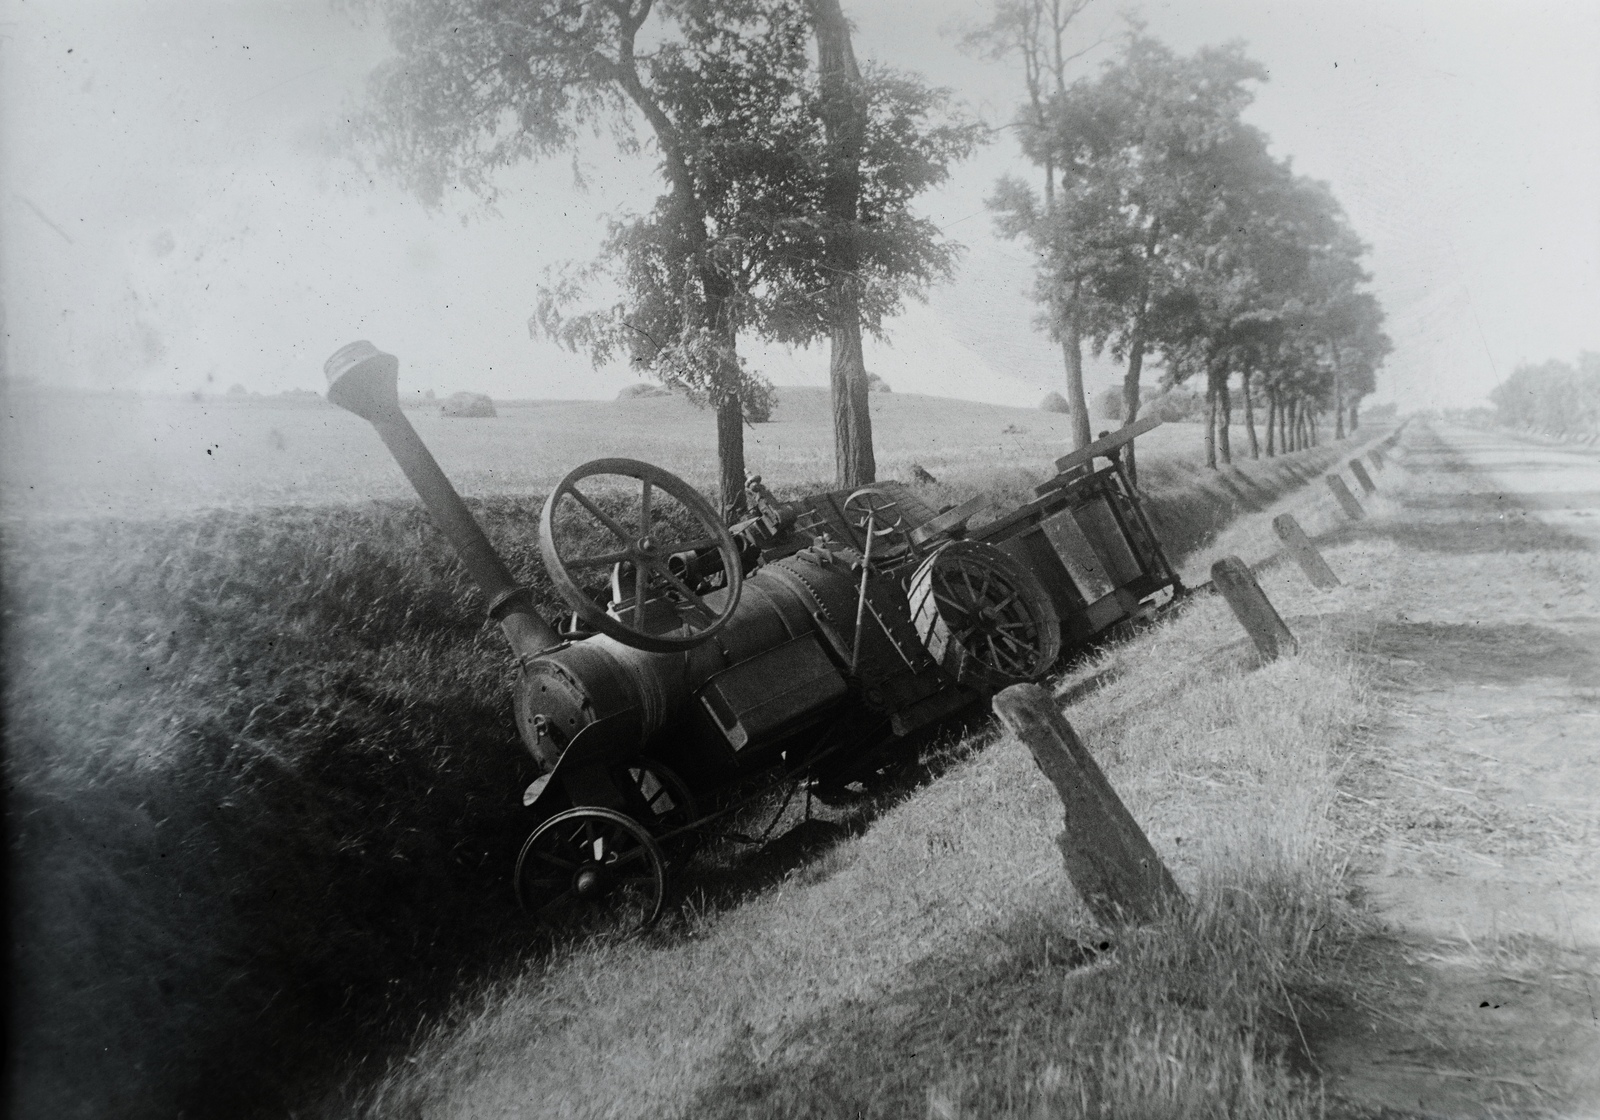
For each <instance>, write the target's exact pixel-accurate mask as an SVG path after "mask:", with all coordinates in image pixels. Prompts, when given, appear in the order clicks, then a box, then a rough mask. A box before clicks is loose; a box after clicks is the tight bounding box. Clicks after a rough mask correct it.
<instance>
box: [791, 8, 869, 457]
mask: <svg viewBox="0 0 1600 1120" xmlns="http://www.w3.org/2000/svg"><path fill="white" fill-rule="evenodd" d="M807 6H808V8H809V9H810V11H811V20H812V24H813V26H814V27H815V30H816V38H817V78H818V84H819V85H820V87H821V93H822V101H821V108H822V123H823V128H824V132H825V136H826V139H827V146H826V152H827V155H826V162H825V163H824V165H823V166H824V167H825V169H826V170H825V185H824V188H823V198H822V202H823V209H824V212H825V213H826V215H827V217H828V218H829V219H831V220H830V221H829V223H828V227H829V236H828V237H827V238H826V243H825V246H824V251H825V265H826V269H827V280H826V284H827V292H828V320H829V336H830V337H829V340H828V342H829V348H830V352H829V357H828V393H829V398H830V400H831V403H832V406H833V459H834V473H835V482H836V484H837V485H839V486H840V487H857V486H865V485H867V484H868V483H870V482H873V481H875V480H876V479H877V469H878V468H877V461H876V459H875V457H874V453H873V447H872V413H871V411H870V409H869V407H868V401H869V397H868V392H867V367H866V362H865V359H864V357H863V355H862V349H861V294H860V280H859V269H860V266H861V260H860V252H859V251H858V246H857V244H856V238H855V227H856V222H857V220H858V219H859V217H860V207H861V152H862V148H863V147H864V146H865V144H866V132H867V98H866V89H865V86H864V83H863V82H862V80H861V68H860V66H859V65H857V63H856V54H855V48H854V46H853V45H852V44H851V42H850V24H849V21H848V20H846V19H845V16H844V10H843V9H842V8H841V7H840V6H839V0H807Z"/></svg>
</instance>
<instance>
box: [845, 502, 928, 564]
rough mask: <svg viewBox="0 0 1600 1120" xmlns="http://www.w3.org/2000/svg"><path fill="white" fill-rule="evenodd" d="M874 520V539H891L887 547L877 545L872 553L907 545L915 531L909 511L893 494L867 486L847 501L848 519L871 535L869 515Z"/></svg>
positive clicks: (846, 514)
mask: <svg viewBox="0 0 1600 1120" xmlns="http://www.w3.org/2000/svg"><path fill="white" fill-rule="evenodd" d="M869 514H870V515H871V518H872V527H873V531H872V535H873V537H874V538H885V537H887V538H888V542H887V544H886V545H878V544H874V545H873V546H872V551H874V552H878V551H880V550H882V549H883V548H893V547H895V546H896V545H903V544H906V543H907V542H908V541H909V539H910V533H911V530H912V528H913V526H912V524H911V522H910V521H909V520H907V519H906V515H905V511H904V510H902V509H901V508H900V503H899V501H898V500H896V498H895V496H894V495H893V494H890V493H889V492H888V491H887V490H881V489H879V488H878V487H876V486H863V487H862V488H861V489H859V490H857V491H856V492H855V493H853V494H851V495H850V496H849V497H848V498H846V499H845V500H844V515H845V517H846V519H848V520H849V522H850V524H852V525H854V526H855V527H856V528H857V529H858V530H860V531H861V532H862V533H865V532H866V531H867V518H868V515H869Z"/></svg>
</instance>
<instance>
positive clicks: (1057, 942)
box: [329, 586, 1366, 1117]
mask: <svg viewBox="0 0 1600 1120" xmlns="http://www.w3.org/2000/svg"><path fill="white" fill-rule="evenodd" d="M1273 594H1274V595H1275V596H1279V595H1281V596H1282V597H1283V598H1285V599H1286V600H1287V601H1289V602H1293V601H1295V599H1296V598H1298V597H1299V596H1298V594H1297V593H1296V592H1295V591H1294V589H1292V588H1290V587H1279V586H1274V588H1273ZM1089 680H1094V681H1097V682H1098V686H1097V687H1095V688H1093V690H1092V691H1090V692H1089V694H1088V695H1086V696H1084V698H1083V699H1082V700H1080V701H1079V702H1078V703H1077V704H1075V705H1074V706H1073V707H1072V708H1071V709H1070V710H1069V713H1068V714H1069V716H1070V718H1071V719H1072V720H1073V722H1074V724H1075V725H1076V726H1077V727H1078V729H1079V730H1080V732H1081V733H1082V734H1083V735H1084V737H1085V739H1086V741H1087V743H1088V744H1089V745H1090V747H1091V749H1092V750H1093V751H1094V752H1095V754H1096V755H1097V757H1098V758H1099V759H1100V760H1101V762H1102V764H1103V765H1104V766H1105V767H1106V769H1107V772H1108V775H1109V776H1110V778H1111V780H1112V782H1113V784H1114V785H1115V786H1116V787H1117V788H1118V790H1119V791H1120V792H1121V793H1122V795H1123V796H1124V798H1125V799H1126V801H1127V802H1128V804H1129V806H1130V808H1131V809H1132V811H1133V813H1134V815H1135V817H1136V818H1138V819H1139V820H1140V821H1141V822H1142V823H1143V824H1144V825H1145V827H1146V829H1147V831H1148V832H1149V833H1150V835H1151V838H1152V840H1153V842H1154V843H1155V844H1156V846H1157V849H1158V850H1159V851H1161V853H1162V854H1163V856H1164V858H1166V859H1167V860H1168V861H1169V862H1170V864H1171V865H1172V867H1173V869H1174V871H1175V873H1176V874H1177V876H1178V878H1179V880H1180V882H1181V883H1182V884H1183V885H1184V887H1185V889H1186V890H1187V891H1188V892H1189V894H1190V897H1191V898H1192V899H1193V901H1194V906H1193V908H1192V910H1191V911H1189V912H1188V913H1186V914H1182V915H1175V916H1174V917H1173V918H1171V919H1170V920H1169V921H1167V922H1164V923H1161V924H1159V925H1156V926H1153V927H1150V928H1148V929H1144V930H1139V931H1129V932H1119V933H1108V932H1107V931H1104V930H1101V929H1099V928H1097V927H1096V926H1095V924H1094V922H1093V920H1092V919H1091V918H1090V917H1089V915H1088V914H1087V912H1086V911H1084V910H1083V909H1082V908H1081V907H1080V906H1079V904H1078V902H1077V900H1076V899H1075V897H1074V896H1073V893H1072V891H1071V888H1070V886H1069V885H1068V883H1067V882H1066V879H1065V873H1064V872H1063V870H1062V868H1061V866H1060V858H1059V856H1058V855H1057V854H1056V852H1055V849H1054V846H1053V844H1052V843H1051V837H1052V834H1053V833H1054V832H1055V831H1056V830H1057V829H1058V828H1059V826H1060V806H1059V803H1058V802H1057V801H1056V800H1055V795H1054V793H1053V791H1051V790H1050V788H1049V787H1048V785H1047V783H1045V782H1044V780H1043V778H1042V777H1041V776H1040V775H1039V774H1038V772H1037V770H1036V769H1035V768H1034V767H1033V765H1032V763H1031V760H1030V759H1029V757H1028V755H1027V753H1026V751H1025V750H1024V749H1023V748H1022V747H1021V746H1020V745H1019V744H1018V743H1016V742H1015V741H1011V740H1006V739H1003V740H1001V741H999V742H997V743H995V744H994V745H993V746H992V747H990V748H989V749H987V750H984V751H981V752H979V753H977V754H976V755H974V756H973V757H972V758H970V759H969V760H967V761H966V762H964V763H962V764H960V765H959V766H957V767H956V768H955V769H954V770H952V771H951V772H949V773H947V774H946V775H944V776H943V777H941V778H940V779H938V780H937V781H935V782H934V783H933V784H931V785H930V786H929V787H927V788H926V789H924V790H922V791H920V792H919V793H918V795H917V796H916V797H914V798H912V799H911V800H909V801H907V802H905V803H904V804H902V805H900V806H898V807H896V808H894V809H892V810H890V811H889V812H888V813H886V814H885V815H884V816H883V817H882V818H881V819H879V820H878V821H877V822H876V823H875V824H874V826H873V827H872V828H871V829H870V831H868V832H867V833H866V834H865V835H863V836H861V837H859V838H857V839H855V840H851V841H847V842H845V843H844V844H841V845H840V846H839V847H838V848H836V849H835V850H834V851H833V852H832V853H831V854H830V855H829V856H828V857H826V858H825V859H824V860H823V861H822V862H821V863H820V864H818V865H816V866H815V867H814V868H812V869H810V870H808V871H805V872H801V873H799V874H796V875H795V876H793V877H791V878H790V879H789V880H788V881H786V882H785V883H783V884H782V885H780V886H779V887H777V888H775V889H773V890H770V891H768V892H766V893H764V894H762V895H761V896H759V897H757V898H754V899H752V900H750V901H749V902H747V903H746V904H745V905H743V906H741V907H739V908H738V909H736V910H733V911H729V912H726V913H714V914H690V915H689V916H687V917H686V918H685V919H684V921H683V922H682V923H681V924H679V925H677V926H676V927H673V928H669V930H668V931H667V932H665V933H663V934H662V935H661V936H659V937H658V938H657V939H655V940H652V941H645V942H640V941H634V942H627V941H623V942H611V943H606V944H600V945H593V944H591V945H586V946H580V947H576V948H574V949H572V950H571V951H570V952H569V953H567V954H565V955H563V956H560V957H558V958H556V959H553V960H550V961H547V962H545V963H544V964H542V965H541V966H539V967H538V968H536V969H534V970H532V971H530V972H529V973H527V974H525V975H524V976H522V977H521V978H518V979H517V980H514V981H511V982H509V983H507V984H505V985H503V986H501V987H498V988H496V989H495V990H494V991H492V992H490V993H485V994H482V995H480V996H479V997H477V998H476V999H475V1000H473V1001H472V1002H471V1005H470V1006H469V1007H464V1008H463V1009H462V1011H461V1013H460V1014H459V1015H458V1016H457V1017H455V1018H453V1019H451V1020H448V1021H445V1022H442V1023H441V1024H439V1025H438V1026H437V1027H436V1028H435V1029H433V1030H432V1031H430V1032H429V1033H428V1034H427V1035H426V1036H425V1037H424V1038H423V1039H422V1040H421V1041H420V1042H419V1044H418V1046H417V1048H416V1049H415V1050H414V1051H413V1052H412V1053H411V1054H410V1055H408V1056H407V1057H406V1058H405V1059H404V1060H403V1061H401V1062H400V1063H398V1064H397V1065H396V1066H395V1067H394V1069H393V1070H392V1071H391V1074H390V1075H389V1076H388V1077H387V1078H386V1079H385V1080H384V1082H383V1083H382V1084H381V1085H380V1086H379V1087H378V1088H377V1089H376V1090H375V1091H374V1092H372V1093H371V1094H370V1095H368V1096H365V1097H363V1098H360V1099H359V1100H355V1101H342V1102H339V1103H338V1104H337V1105H335V1106H331V1107H330V1109H329V1111H331V1112H336V1113H338V1112H346V1111H350V1110H354V1111H357V1112H360V1113H361V1114H364V1115H372V1116H388V1115H412V1116H430V1117H431V1116H498V1115H513V1114H518V1113H519V1112H522V1111H525V1110H526V1109H529V1108H535V1109H536V1110H537V1111H538V1112H539V1113H540V1114H542V1115H552V1116H569V1115H570V1116H651V1117H661V1116H694V1117H702V1116H708V1115H709V1116H750V1117H756V1116H819V1117H820V1116H841V1115H848V1116H854V1115H861V1116H868V1117H871V1116H908V1115H923V1114H924V1113H926V1114H929V1115H950V1116H955V1115H974V1116H989V1115H1018V1116H1022V1115H1030V1116H1031V1115H1082V1116H1135V1115H1136V1116H1174V1117H1177V1116H1219V1117H1220V1116H1263V1117H1266V1116H1273V1117H1279V1116H1301V1115H1304V1116H1311V1115H1317V1114H1318V1112H1319V1109H1320V1102H1319V1098H1318V1094H1317V1092H1316V1091H1315V1089H1314V1087H1313V1086H1312V1084H1311V1083H1310V1082H1309V1081H1308V1080H1307V1079H1306V1078H1305V1077H1304V1076H1303V1075H1301V1074H1298V1073H1296V1072H1295V1069H1294V1057H1293V1056H1294V1054H1295V1053H1296V1051H1298V1050H1299V1049H1300V1043H1299V1039H1298V1037H1297V1029H1296V1022H1297V1008H1299V1007H1300V1006H1301V1001H1302V1000H1303V999H1304V998H1305V997H1306V994H1307V993H1308V991H1310V990H1312V989H1314V988H1316V987H1317V986H1319V985H1321V984H1324V983H1326V982H1327V977H1328V976H1329V974H1330V972H1331V971H1335V970H1336V964H1337V960H1338V958H1339V956H1340V954H1341V953H1342V952H1344V951H1345V950H1346V949H1347V948H1348V946H1349V945H1350V944H1351V943H1352V941H1353V936H1354V933H1355V932H1356V930H1357V929H1358V924H1357V920H1356V918H1355V916H1354V915H1353V913H1352V912H1351V911H1350V910H1349V908H1348V907H1347V906H1346V905H1345V904H1344V902H1343V901H1342V898H1341V892H1342V886H1341V855H1340V849H1339V846H1338V845H1337V844H1335V843H1334V842H1333V835H1332V832H1331V829H1330V826H1329V812H1330V806H1331V803H1332V800H1333V798H1334V796H1335V792H1334V791H1335V787H1336V780H1337V770H1338V761H1337V757H1338V754H1339V752H1340V750H1341V748H1342V745H1343V744H1344V742H1345V741H1346V740H1347V739H1348V738H1349V737H1350V735H1351V734H1352V732H1353V731H1354V729H1355V728H1356V727H1358V726H1359V725H1360V723H1361V722H1362V721H1363V719H1364V718H1365V715H1366V711H1365V704H1366V691H1365V686H1364V683H1363V679H1362V673H1361V670H1360V669H1359V668H1358V667H1357V664H1356V662H1355V661H1354V660H1353V659H1352V658H1351V657H1350V656H1349V655H1348V654H1347V653H1346V652H1345V651H1344V649H1343V648H1342V647H1341V645H1340V643H1339V642H1338V641H1337V639H1336V638H1335V639H1332V640H1328V639H1324V638H1323V637H1319V636H1317V635H1315V634H1311V635H1308V636H1307V639H1306V648H1305V650H1304V652H1302V653H1301V654H1300V655H1299V656H1297V657H1293V658H1288V659H1284V660H1282V661H1279V662H1277V663H1275V664H1273V665H1270V666H1267V667H1265V668H1261V669H1257V668H1256V667H1255V664H1254V662H1253V659H1252V658H1251V657H1249V656H1247V655H1246V654H1245V652H1244V650H1243V648H1242V646H1241V643H1240V642H1239V640H1238V635H1237V629H1236V626H1235V624H1234V623H1233V622H1232V620H1231V618H1230V617H1228V616H1227V615H1226V610H1225V608H1224V607H1223V606H1222V605H1221V604H1220V602H1218V601H1216V600H1210V599H1207V600H1202V601H1200V602H1197V603H1196V604H1194V605H1193V606H1192V607H1191V608H1189V609H1187V610H1185V611H1184V612H1183V613H1182V615H1181V617H1178V618H1176V619H1174V620H1173V621H1171V622H1170V623H1168V624H1165V625H1163V626H1161V627H1159V628H1157V629H1155V630H1154V631H1152V632H1150V633H1147V634H1145V635H1143V636H1141V637H1140V638H1139V639H1137V640H1135V641H1133V642H1130V643H1127V644H1125V645H1122V646H1118V647H1116V648H1115V649H1113V650H1111V651H1110V652H1108V653H1107V654H1106V655H1105V656H1104V657H1102V658H1101V659H1100V660H1098V661H1097V662H1095V663H1094V664H1092V665H1088V666H1085V667H1084V668H1083V669H1082V670H1081V671H1080V673H1079V674H1077V675H1076V676H1075V678H1074V679H1072V680H1068V681H1064V682H1062V686H1063V689H1064V690H1070V689H1072V688H1074V685H1075V684H1076V683H1081V682H1082V681H1089ZM1108 939H1114V941H1115V944H1114V946H1113V947H1111V948H1110V950H1109V951H1105V952H1102V951H1100V950H1098V949H1097V948H1096V947H1097V946H1099V945H1101V944H1102V943H1104V942H1105V941H1107V940H1108ZM1086 965H1087V967H1085V966H1086Z"/></svg>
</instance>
